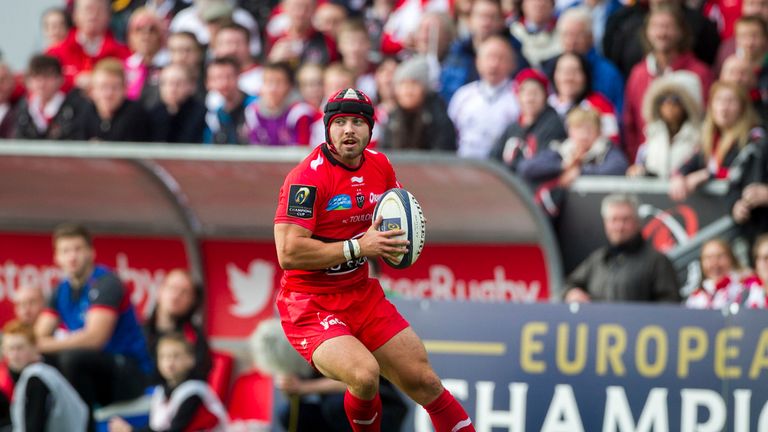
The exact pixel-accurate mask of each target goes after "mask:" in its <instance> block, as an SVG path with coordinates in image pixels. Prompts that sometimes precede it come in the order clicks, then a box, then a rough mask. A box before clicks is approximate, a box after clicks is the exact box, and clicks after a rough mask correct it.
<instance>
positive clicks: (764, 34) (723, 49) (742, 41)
mask: <svg viewBox="0 0 768 432" xmlns="http://www.w3.org/2000/svg"><path fill="white" fill-rule="evenodd" d="M733 54H737V55H738V56H739V57H740V58H743V59H744V60H746V61H747V62H749V64H750V69H752V71H753V73H754V71H759V70H760V69H761V68H762V67H763V65H764V61H765V56H766V54H768V23H766V21H765V20H764V19H763V18H762V17H760V16H757V15H751V16H742V17H741V18H739V19H738V20H737V21H736V33H735V36H734V37H733V38H731V39H728V40H726V41H723V43H722V44H721V45H720V49H719V50H718V52H717V62H716V63H715V73H716V74H717V73H719V72H720V70H721V69H722V67H723V62H725V59H726V58H728V57H729V56H731V55H733Z"/></svg>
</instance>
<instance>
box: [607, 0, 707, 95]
mask: <svg viewBox="0 0 768 432" xmlns="http://www.w3.org/2000/svg"><path fill="white" fill-rule="evenodd" d="M657 9H666V10H670V11H674V13H675V14H678V15H680V19H679V20H678V21H677V24H676V26H675V32H676V33H678V34H685V35H690V36H689V37H690V41H691V47H688V48H687V49H690V48H692V49H693V54H694V55H695V56H696V57H697V58H698V59H699V60H701V61H703V62H704V63H706V64H708V65H711V64H713V63H714V61H715V56H716V55H717V47H718V46H719V45H720V36H719V35H718V33H717V25H715V23H713V22H712V21H710V20H708V19H707V18H705V17H704V16H702V15H701V12H699V11H698V10H696V9H691V8H689V7H688V6H686V5H685V2H684V1H682V0H671V1H669V0H643V1H638V2H635V3H634V4H632V5H628V6H624V7H622V8H621V9H619V10H618V11H616V12H615V13H614V14H613V15H612V16H611V17H610V18H608V22H607V23H606V25H605V34H606V35H611V37H604V38H603V54H604V55H605V57H606V58H608V60H610V61H612V62H613V64H615V65H616V66H617V67H618V68H619V70H620V71H621V74H622V75H623V76H625V77H626V76H629V75H630V74H631V72H632V68H633V67H635V65H637V64H638V63H640V62H641V61H642V60H643V57H644V56H645V54H646V53H645V47H644V44H645V43H646V41H645V40H643V39H642V37H638V33H640V34H642V33H644V31H643V30H641V29H643V28H645V27H647V24H646V23H647V21H648V16H649V15H651V13H652V12H654V11H656V10H657ZM665 33H668V32H665ZM668 36H669V35H668ZM665 66H666V65H665ZM662 70H664V69H663V68H660V69H659V71H662ZM627 87H629V84H627Z"/></svg>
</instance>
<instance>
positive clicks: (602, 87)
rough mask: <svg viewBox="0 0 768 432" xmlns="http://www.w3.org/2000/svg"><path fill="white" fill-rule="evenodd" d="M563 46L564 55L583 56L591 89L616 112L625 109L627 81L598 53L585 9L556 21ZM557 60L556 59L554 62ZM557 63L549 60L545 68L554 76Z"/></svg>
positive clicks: (578, 9) (576, 8)
mask: <svg viewBox="0 0 768 432" xmlns="http://www.w3.org/2000/svg"><path fill="white" fill-rule="evenodd" d="M557 28H558V33H559V34H560V45H561V46H562V48H563V53H573V54H578V55H580V56H583V57H584V58H585V59H586V61H587V63H589V70H590V71H591V74H590V75H591V77H592V79H591V81H590V84H591V88H592V90H594V91H595V92H599V93H602V95H603V96H605V97H606V98H608V100H609V101H611V104H612V105H613V106H614V108H615V109H616V110H620V109H622V108H623V106H624V77H622V76H621V72H619V70H618V69H617V68H616V66H614V65H613V63H611V62H610V61H608V60H606V59H605V57H603V56H601V55H600V54H598V53H597V50H596V49H595V47H594V44H593V37H592V16H591V15H590V12H589V9H587V7H586V6H579V7H575V8H572V9H568V10H566V11H565V12H564V13H563V14H562V15H561V16H560V18H558V20H557ZM555 59H557V57H556V58H555ZM555 59H551V60H547V61H546V62H544V64H543V68H544V70H545V71H547V73H548V75H550V76H552V75H553V72H552V71H553V70H554V68H555V65H554V61H555Z"/></svg>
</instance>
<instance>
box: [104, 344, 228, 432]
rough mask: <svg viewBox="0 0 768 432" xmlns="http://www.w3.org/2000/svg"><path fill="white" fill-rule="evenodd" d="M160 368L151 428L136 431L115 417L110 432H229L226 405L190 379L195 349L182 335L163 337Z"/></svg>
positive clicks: (150, 420) (206, 385)
mask: <svg viewBox="0 0 768 432" xmlns="http://www.w3.org/2000/svg"><path fill="white" fill-rule="evenodd" d="M157 367H158V369H159V371H160V375H161V376H162V378H163V381H164V383H163V384H162V385H159V386H157V387H155V390H154V391H153V392H152V402H151V406H150V409H149V427H146V428H143V429H134V428H133V426H131V425H130V424H129V423H128V422H126V421H125V420H123V419H122V418H120V417H113V418H112V419H111V420H110V422H109V432H131V431H141V432H161V431H181V430H206V431H226V430H227V429H226V428H227V425H228V423H229V417H228V415H227V412H226V410H225V408H224V405H222V403H221V401H220V400H219V398H218V397H217V396H216V394H215V393H214V392H213V390H212V389H211V388H210V386H209V385H208V383H206V382H205V381H201V380H198V379H194V378H191V377H190V376H191V375H192V373H193V371H194V369H195V349H194V347H193V346H192V344H191V343H190V342H189V341H188V340H187V338H186V337H185V336H184V335H183V334H181V333H170V334H166V335H163V336H161V337H160V339H159V341H158V342H157Z"/></svg>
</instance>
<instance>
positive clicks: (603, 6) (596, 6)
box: [558, 0, 622, 64]
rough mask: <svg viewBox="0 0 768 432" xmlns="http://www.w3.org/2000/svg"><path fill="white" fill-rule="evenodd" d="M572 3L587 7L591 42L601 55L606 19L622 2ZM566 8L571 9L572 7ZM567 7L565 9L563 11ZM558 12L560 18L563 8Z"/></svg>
mask: <svg viewBox="0 0 768 432" xmlns="http://www.w3.org/2000/svg"><path fill="white" fill-rule="evenodd" d="M573 5H574V6H576V7H586V8H587V11H588V12H589V14H590V16H591V17H592V19H591V23H592V36H593V39H594V41H593V42H592V44H593V46H594V48H595V50H597V52H598V53H599V54H600V55H601V56H603V55H604V53H603V39H605V27H606V25H607V24H608V19H609V18H610V17H611V15H613V14H614V12H616V11H617V10H619V9H621V6H622V2H621V1H620V0H589V1H584V2H581V1H579V0H576V1H574V2H573ZM568 9H572V7H571V8H568ZM568 9H565V11H567V10H568ZM558 13H559V16H560V18H562V17H563V15H564V12H563V9H559V10H558ZM558 20H559V19H558ZM611 64H613V63H611Z"/></svg>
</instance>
